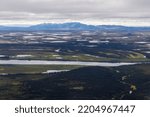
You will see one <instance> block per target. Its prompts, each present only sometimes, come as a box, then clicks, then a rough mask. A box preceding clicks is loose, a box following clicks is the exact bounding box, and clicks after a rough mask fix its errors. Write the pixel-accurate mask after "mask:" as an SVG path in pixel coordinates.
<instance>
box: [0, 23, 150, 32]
mask: <svg viewBox="0 0 150 117" xmlns="http://www.w3.org/2000/svg"><path fill="white" fill-rule="evenodd" d="M15 30H16V31H42V30H45V31H48V30H114V31H126V30H130V31H134V30H136V31H137V30H140V31H141V30H150V27H133V26H122V25H88V24H83V23H79V22H67V23H60V24H59V23H43V24H37V25H32V26H29V27H15V26H2V25H0V31H15Z"/></svg>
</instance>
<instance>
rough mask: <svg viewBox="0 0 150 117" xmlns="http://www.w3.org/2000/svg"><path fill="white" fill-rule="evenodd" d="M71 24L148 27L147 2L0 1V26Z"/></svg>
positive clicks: (148, 1) (149, 20) (120, 0)
mask: <svg viewBox="0 0 150 117" xmlns="http://www.w3.org/2000/svg"><path fill="white" fill-rule="evenodd" d="M71 21H80V22H82V23H88V24H96V25H97V24H99V25H101V24H116V25H133V26H142V25H144V26H150V0H0V25H9V24H11V25H13V24H22V25H23V24H28V25H32V24H38V23H62V22H71Z"/></svg>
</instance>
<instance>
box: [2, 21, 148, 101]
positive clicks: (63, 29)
mask: <svg viewBox="0 0 150 117" xmlns="http://www.w3.org/2000/svg"><path fill="white" fill-rule="evenodd" d="M149 62H150V30H149V28H148V27H147V28H145V27H123V26H92V25H84V24H80V23H66V24H61V25H58V24H53V25H52V24H41V25H36V26H31V27H28V28H27V27H26V28H22V27H18V28H16V27H3V26H0V99H150V79H149V77H150V71H149V69H150V64H149ZM37 63H38V64H37ZM48 63H50V64H48ZM56 63H57V64H56ZM58 63H60V64H58ZM70 63H71V64H70ZM120 64H121V65H120ZM124 65H125V66H124Z"/></svg>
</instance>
